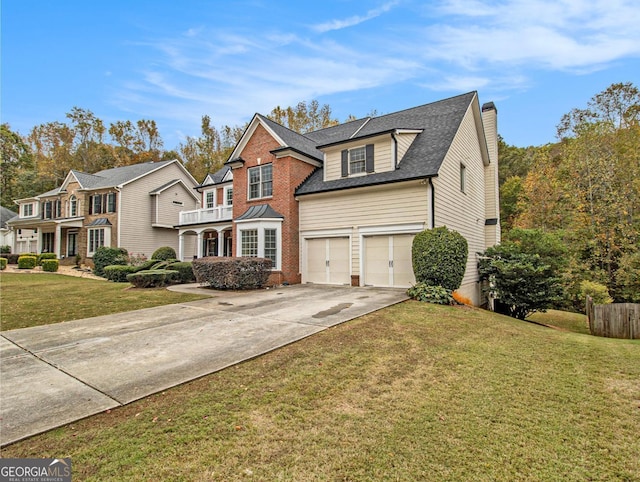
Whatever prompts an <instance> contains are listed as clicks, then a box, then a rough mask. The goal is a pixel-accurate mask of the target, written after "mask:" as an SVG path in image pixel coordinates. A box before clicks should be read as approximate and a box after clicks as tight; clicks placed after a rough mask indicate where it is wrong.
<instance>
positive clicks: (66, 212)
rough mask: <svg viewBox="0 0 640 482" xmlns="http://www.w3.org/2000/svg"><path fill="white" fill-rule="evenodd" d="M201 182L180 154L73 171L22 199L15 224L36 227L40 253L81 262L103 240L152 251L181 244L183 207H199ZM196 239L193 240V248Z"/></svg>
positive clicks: (15, 226) (16, 227)
mask: <svg viewBox="0 0 640 482" xmlns="http://www.w3.org/2000/svg"><path fill="white" fill-rule="evenodd" d="M196 185H197V182H196V181H195V179H193V177H192V176H191V175H190V174H189V173H188V172H187V170H186V169H185V168H184V166H183V165H182V164H181V163H180V162H179V161H177V160H173V161H161V162H147V163H142V164H134V165H131V166H124V167H116V168H113V169H107V170H104V171H100V172H97V173H95V174H87V173H84V172H80V171H74V170H72V171H69V173H68V174H67V177H66V178H65V180H64V182H63V183H62V185H61V186H59V187H57V188H56V189H53V190H51V191H49V192H46V193H43V194H40V195H38V196H34V197H32V198H26V199H19V200H17V201H16V204H18V208H19V211H18V217H17V218H14V219H13V220H11V221H9V225H10V226H11V227H12V228H13V229H14V230H23V231H24V230H25V229H29V230H33V231H34V232H36V239H35V241H36V243H35V249H33V247H32V248H31V249H29V250H28V251H33V252H37V253H42V252H52V253H56V254H57V255H58V257H59V258H61V259H65V258H67V259H70V260H72V261H70V262H75V260H76V257H78V258H79V259H80V260H81V261H83V262H86V260H91V258H92V257H93V255H94V253H95V251H96V249H98V248H99V247H100V246H118V247H123V248H125V249H127V250H128V251H129V253H130V254H140V255H145V256H147V257H150V256H151V254H152V253H153V251H155V250H156V249H157V248H159V247H160V246H171V247H173V248H174V249H176V250H177V249H178V237H177V235H176V234H177V233H176V230H175V228H174V225H175V220H176V219H178V215H179V213H180V211H182V210H184V209H195V208H196V207H198V196H197V194H196V193H195V192H194V187H195V186H196ZM194 248H195V245H193V243H192V245H191V246H187V247H186V249H187V252H190V253H191V252H193V250H194Z"/></svg>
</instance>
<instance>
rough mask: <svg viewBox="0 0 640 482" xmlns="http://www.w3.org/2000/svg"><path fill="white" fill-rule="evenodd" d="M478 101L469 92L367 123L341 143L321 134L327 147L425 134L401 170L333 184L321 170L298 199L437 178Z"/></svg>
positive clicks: (399, 166)
mask: <svg viewBox="0 0 640 482" xmlns="http://www.w3.org/2000/svg"><path fill="white" fill-rule="evenodd" d="M474 101H475V102H476V103H477V94H476V92H469V93H467V94H463V95H459V96H456V97H452V98H449V99H444V100H441V101H437V102H433V103H431V104H426V105H422V106H418V107H413V108H411V109H406V110H403V111H400V112H394V113H392V114H387V115H383V116H380V117H373V118H370V119H365V120H364V121H363V122H362V123H361V124H360V125H359V130H356V131H355V132H353V133H352V134H351V136H350V137H347V138H342V139H340V138H339V136H337V135H335V136H326V135H325V134H324V133H321V135H320V136H319V137H320V138H324V139H325V140H330V142H329V143H323V144H319V145H320V146H323V145H324V146H327V145H335V144H338V143H340V142H346V141H353V140H357V139H363V138H367V137H371V136H373V135H376V134H382V133H389V132H394V131H396V130H403V129H405V130H419V131H421V133H420V134H418V135H417V136H416V138H415V140H414V141H413V143H412V144H411V146H410V147H409V149H408V150H407V152H406V153H405V155H404V157H403V158H402V162H400V163H399V164H398V167H397V169H395V170H393V171H388V172H380V173H374V174H369V175H367V176H360V177H347V178H341V179H336V180H333V181H324V179H323V170H322V169H321V168H320V169H316V170H315V171H314V172H313V173H312V174H311V175H310V176H309V178H307V180H306V181H304V182H303V183H302V185H300V187H298V189H297V190H296V195H304V194H311V193H317V192H327V191H336V190H341V189H349V188H353V187H361V186H370V185H375V184H385V183H389V182H398V181H408V180H411V179H424V178H427V177H433V176H437V175H438V170H439V169H440V165H441V164H442V161H443V160H444V158H445V156H446V154H447V152H448V151H449V147H450V146H451V143H452V141H453V138H454V137H455V135H456V133H457V132H458V128H459V127H460V124H461V122H462V119H463V118H464V115H465V113H466V112H467V110H468V108H469V106H470V105H471V103H472V102H474ZM312 135H313V134H312ZM330 137H331V139H330Z"/></svg>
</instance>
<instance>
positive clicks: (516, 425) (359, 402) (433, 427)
mask: <svg viewBox="0 0 640 482" xmlns="http://www.w3.org/2000/svg"><path fill="white" fill-rule="evenodd" d="M638 426H640V343H639V342H638V341H632V340H615V339H607V338H596V337H592V336H588V335H583V334H577V333H571V332H564V331H559V330H552V329H549V328H545V327H543V326H540V325H536V324H532V323H523V322H521V321H518V320H514V319H511V318H508V317H504V316H500V315H496V314H493V313H489V312H485V311H481V310H476V309H470V308H467V307H442V306H436V305H429V304H424V303H418V302H415V301H408V302H405V303H401V304H399V305H395V306H392V307H390V308H387V309H384V310H380V311H378V312H375V313H372V314H369V315H367V316H364V317H362V318H359V319H356V320H353V321H351V322H348V323H345V324H343V325H340V326H337V327H334V328H331V329H329V330H326V331H323V332H321V333H319V334H317V335H314V336H312V337H309V338H307V339H305V340H302V341H300V342H298V343H295V344H292V345H289V346H286V347H284V348H282V349H279V350H277V351H274V352H271V353H269V354H267V355H264V356H261V357H259V358H256V359H253V360H250V361H248V362H245V363H242V364H240V365H237V366H234V367H231V368H229V369H226V370H223V371H221V372H219V373H216V374H213V375H210V376H207V377H204V378H201V379H199V380H196V381H193V382H190V383H187V384H185V385H182V386H179V387H176V388H174V389H171V390H166V391H165V392H162V393H159V394H156V395H153V396H150V397H147V398H145V399H143V400H140V401H137V402H134V403H132V404H130V405H127V406H125V407H121V408H118V409H115V410H110V411H108V412H105V413H102V414H100V415H97V416H94V417H91V418H88V419H85V420H82V421H79V422H77V423H73V424H70V425H68V426H65V427H62V428H59V429H56V430H53V431H50V432H48V433H45V434H42V435H39V436H36V437H32V438H30V439H27V440H24V441H22V442H18V443H16V444H13V445H11V446H9V447H6V448H4V449H2V451H1V455H2V456H3V457H58V458H59V457H71V458H72V461H73V475H74V480H75V479H77V480H134V481H136V480H140V481H143V480H145V481H146V480H296V481H306V480H350V481H351V480H353V481H356V480H358V481H359V480H363V481H364V480H366V481H368V480H438V481H439V480H474V481H475V480H478V481H485V480H486V481H494V480H506V481H511V480H527V481H547V480H563V481H584V480H598V481H606V480H611V481H614V480H615V481H635V480H640V458H639V457H638V454H639V453H640V437H638Z"/></svg>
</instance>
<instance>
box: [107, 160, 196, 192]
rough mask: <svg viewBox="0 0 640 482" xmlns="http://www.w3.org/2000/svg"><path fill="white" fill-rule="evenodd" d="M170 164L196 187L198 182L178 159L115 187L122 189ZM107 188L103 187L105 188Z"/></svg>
mask: <svg viewBox="0 0 640 482" xmlns="http://www.w3.org/2000/svg"><path fill="white" fill-rule="evenodd" d="M160 162H164V161H160ZM172 164H176V165H177V166H178V167H179V168H180V169H181V170H182V172H183V174H186V175H187V177H188V178H189V179H190V180H191V181H193V185H194V186H197V185H198V181H196V180H195V178H194V177H193V176H192V175H191V173H190V172H189V171H187V169H186V168H185V167H184V166H183V165H182V163H181V162H180V161H179V160H178V159H173V160H171V161H169V162H167V163H166V164H163V165H162V166H158V167H157V168H156V169H152V170H151V171H148V172H145V173H144V174H141V175H139V176H138V177H134V178H133V179H130V180H128V181H125V182H123V183H122V184H118V185H117V186H115V187H120V188H121V187H123V186H126V185H127V184H131V183H132V182H135V181H137V180H138V179H142V178H143V177H145V176H148V175H149V174H152V173H154V172H157V171H159V170H160V169H164V168H165V167H168V166H170V165H172ZM106 187H108V186H105V188H106Z"/></svg>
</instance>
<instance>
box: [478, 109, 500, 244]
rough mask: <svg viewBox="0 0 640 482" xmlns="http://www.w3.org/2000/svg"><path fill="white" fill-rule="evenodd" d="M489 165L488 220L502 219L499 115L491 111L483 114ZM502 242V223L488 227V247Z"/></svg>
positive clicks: (487, 187) (487, 169)
mask: <svg viewBox="0 0 640 482" xmlns="http://www.w3.org/2000/svg"><path fill="white" fill-rule="evenodd" d="M482 124H483V127H484V132H485V137H486V139H487V147H488V150H489V159H490V162H489V165H488V166H486V167H485V205H486V209H487V213H486V215H487V218H498V219H499V218H500V200H499V189H498V126H497V113H496V110H495V109H490V110H487V111H485V112H483V113H482ZM499 242H500V223H498V224H496V225H491V226H487V239H486V247H489V246H493V245H494V244H496V243H499Z"/></svg>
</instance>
